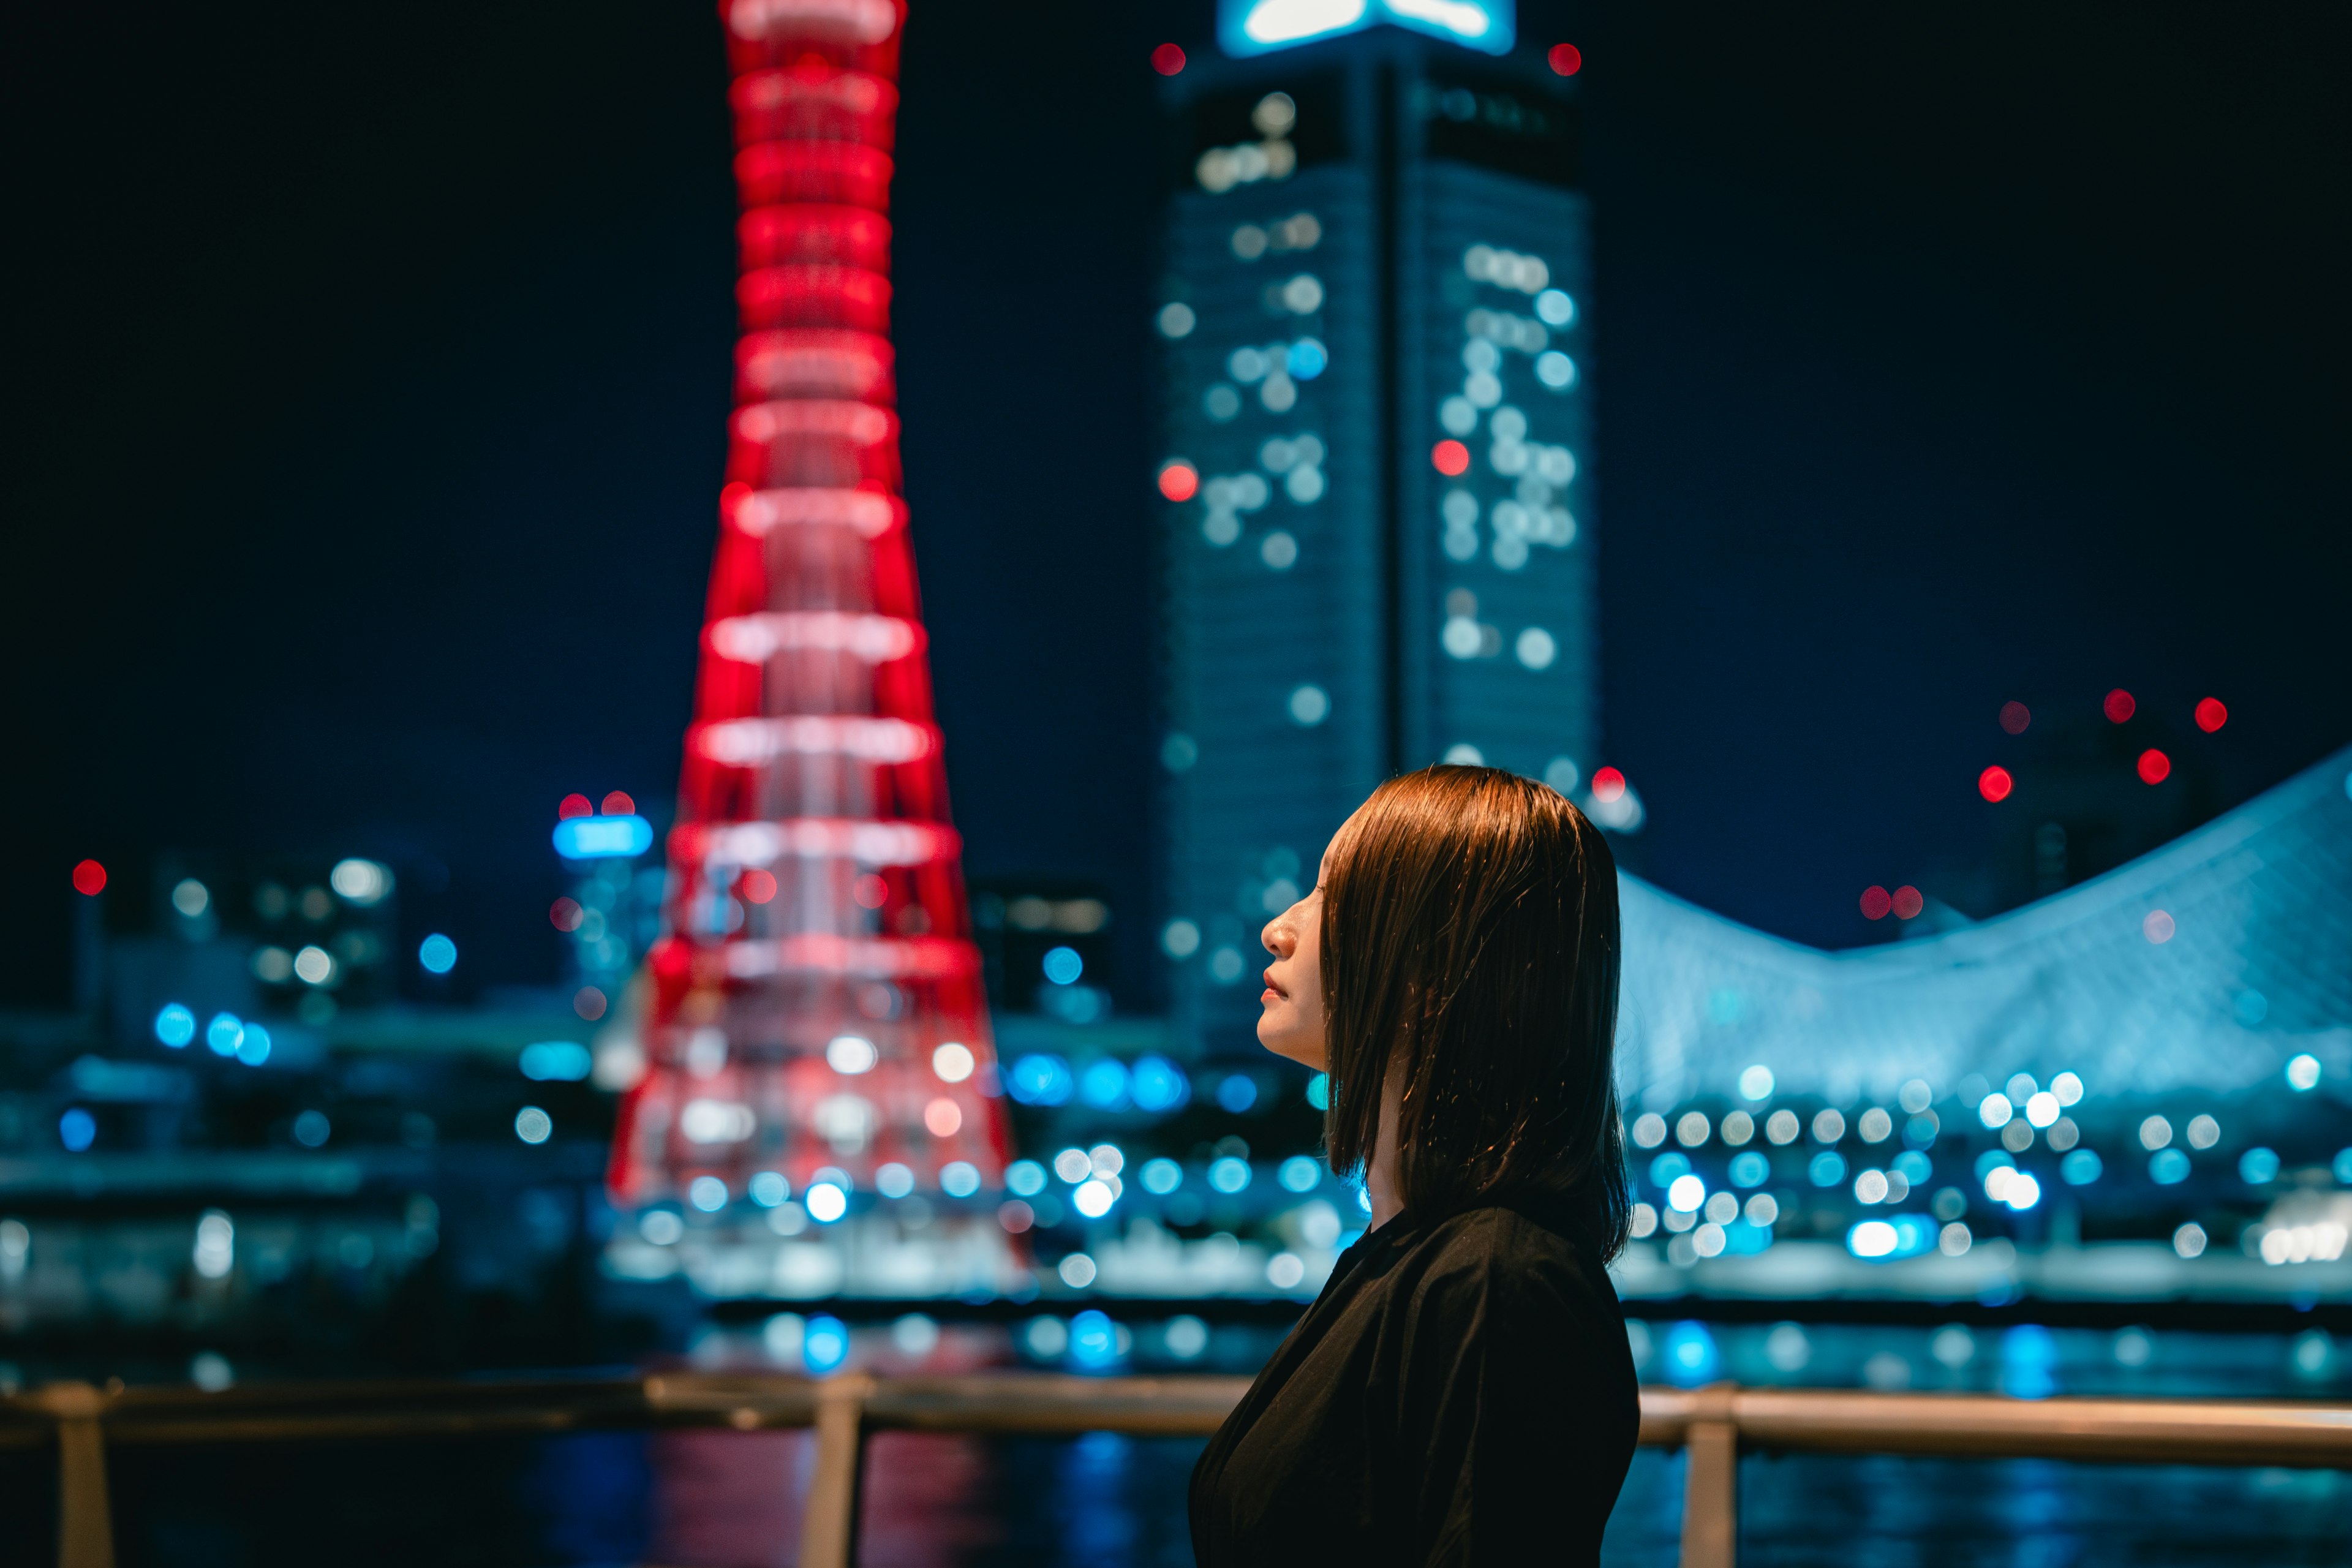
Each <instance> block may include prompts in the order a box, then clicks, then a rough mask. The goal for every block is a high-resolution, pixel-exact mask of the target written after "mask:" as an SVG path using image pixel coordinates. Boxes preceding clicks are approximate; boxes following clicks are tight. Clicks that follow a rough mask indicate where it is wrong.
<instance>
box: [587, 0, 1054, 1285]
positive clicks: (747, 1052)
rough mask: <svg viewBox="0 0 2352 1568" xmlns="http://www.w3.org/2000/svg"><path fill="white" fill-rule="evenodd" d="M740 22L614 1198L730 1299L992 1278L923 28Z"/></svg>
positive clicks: (853, 3)
mask: <svg viewBox="0 0 2352 1568" xmlns="http://www.w3.org/2000/svg"><path fill="white" fill-rule="evenodd" d="M720 16H721V18H722V20H723V22H724V24H725V26H726V28H727V38H728V46H729V50H730V60H731V64H732V67H733V70H734V73H735V75H734V83H733V86H732V88H731V89H730V100H731V102H732V106H733V109H734V114H735V126H736V135H737V142H738V144H739V147H740V151H739V153H737V156H736V160H735V174H736V179H737V183H738V184H739V186H740V190H741V195H742V201H743V207H744V213H743V217H742V221H741V226H740V236H741V247H742V258H741V265H742V275H741V279H740V283H739V286H738V297H739V300H740V306H741V311H742V319H743V326H744V334H743V337H742V339H741V341H740V343H739V344H738V347H737V352H736V360H735V363H736V384H735V394H736V403H737V407H736V410H735V414H734V416H733V419H732V424H731V429H730V435H731V437H732V439H731V442H730V451H729V457H728V474H727V484H726V488H725V490H724V491H723V493H722V495H721V497H720V502H719V513H720V532H719V548H718V557H717V561H716V563H715V564H714V567H713V569H712V573H711V584H710V596H709V611H708V616H707V621H706V624H705V626H704V627H703V635H702V668H701V676H700V681H699V689H698V694H697V698H696V716H695V722H694V725H693V727H692V728H691V729H690V730H689V731H688V734H687V742H686V767H685V776H684V780H683V783H682V785H681V788H680V792H679V801H678V814H677V827H676V828H675V829H674V830H673V832H672V833H671V835H670V838H669V846H668V850H669V889H668V896H667V920H666V924H667V934H666V935H665V936H664V937H663V939H662V940H661V941H660V942H658V943H657V944H656V947H655V950H654V952H653V954H652V957H651V961H650V964H649V970H650V973H651V977H652V986H651V992H652V994H651V997H650V1001H649V1003H648V1006H647V1016H646V1023H645V1040H644V1044H645V1055H646V1074H645V1077H644V1078H643V1079H642V1080H641V1081H640V1082H639V1083H638V1084H637V1085H636V1087H635V1089H633V1090H632V1091H631V1093H630V1094H629V1097H628V1099H627V1100H626V1102H625V1106H624V1109H623V1113H622V1121H621V1126H620V1129H619V1131H618V1132H617V1134H616V1139H615V1144H614V1160H613V1167H612V1186H613V1188H614V1193H615V1194H616V1196H617V1197H618V1198H619V1199H620V1200H621V1201H622V1202H623V1203H624V1204H625V1205H629V1206H630V1207H632V1208H634V1209H635V1210H637V1211H639V1213H640V1215H642V1216H643V1218H642V1219H641V1221H640V1223H639V1225H638V1227H637V1228H638V1230H639V1232H640V1236H639V1237H637V1238H633V1240H632V1245H635V1241H637V1240H641V1241H642V1242H643V1243H644V1244H645V1245H646V1246H648V1247H655V1248H657V1249H658V1248H668V1247H675V1248H678V1249H680V1253H679V1255H680V1256H681V1257H682V1258H683V1262H682V1263H681V1265H680V1267H683V1268H685V1269H686V1271H687V1272H688V1274H689V1275H694V1276H696V1277H697V1278H698V1282H699V1283H702V1284H704V1285H705V1286H706V1288H709V1289H713V1290H716V1291H719V1292H721V1293H739V1292H742V1291H749V1292H755V1293H768V1294H783V1295H819V1294H828V1293H831V1292H833V1291H836V1290H842V1291H849V1292H853V1293H856V1292H861V1291H862V1292H866V1293H884V1294H920V1293H927V1292H935V1291H939V1290H945V1289H955V1290H964V1289H977V1288H988V1287H992V1286H996V1285H999V1284H1001V1283H1003V1280H1004V1265H1005V1264H1006V1263H1007V1261H1009V1255H1008V1253H1007V1251H1006V1237H1005V1236H1004V1234H1003V1231H1002V1230H1001V1229H999V1228H998V1226H997V1223H996V1219H995V1213H994V1205H993V1203H992V1201H991V1200H990V1199H988V1197H987V1196H986V1194H989V1193H991V1192H992V1191H993V1190H994V1189H996V1188H998V1187H1000V1186H1001V1185H1002V1180H1003V1165H1004V1161H1005V1158H1006V1156H1007V1152H1008V1151H1007V1146H1006V1132H1005V1122H1004V1119H1003V1111H1002V1109H1001V1108H1002V1103H1003V1102H1002V1100H999V1099H998V1098H996V1095H997V1093H998V1090H997V1087H996V1072H995V1064H994V1057H993V1052H992V1048H991V1046H990V1042H989V1033H988V1019H987V1014H986V1006H985V1001H984V997H983V994H982V984H981V974H980V965H979V955H978V952H977V950H976V949H975V948H974V947H973V945H972V943H971V940H970V935H969V931H968V928H967V923H966V912H965V907H964V895H963V887H962V881H961V870H960V862H959V850H960V841H959V840H958V838H957V836H956V834H955V831H954V829H953V828H951V827H950V826H949V825H948V804H947V793H946V776H945V773H944V771H943V769H942V767H941V763H940V732H939V729H938V727H937V726H936V725H935V724H934V722H933V721H932V712H931V695H930V679H929V666H928V664H927V662H926V659H925V657H924V635H923V627H922V624H921V621H920V619H919V611H918V607H917V594H916V582H915V571H914V562H913V557H912V556H911V554H910V553H909V552H908V542H907V508H906V504H905V502H904V501H903V500H901V499H900V488H899V471H898V416H897V415H896V414H895V413H894V412H893V405H894V403H895V401H896V399H895V395H894V387H893V377H892V355H891V346H890V342H889V339H888V338H887V335H886V334H887V331H888V325H889V301H890V283H889V278H888V269H889V246H890V224H889V220H888V218H887V216H885V214H886V213H887V209H888V197H889V184H890V175H891V159H890V148H891V144H892V128H893V124H894V121H895V116H896V111H897V108H898V89H897V88H896V87H895V86H894V79H895V78H896V76H897V66H898V36H899V27H900V24H901V21H902V20H903V16H904V11H903V8H902V7H901V6H900V5H898V4H896V3H894V0H831V3H827V4H814V3H812V0H727V3H726V4H723V5H721V6H720ZM909 1198H919V1199H920V1200H921V1202H920V1203H919V1205H916V1206H913V1207H908V1206H906V1205H904V1204H899V1205H898V1206H896V1207H894V1206H892V1205H893V1204H894V1203H896V1202H898V1200H907V1199H909ZM763 1211H764V1212H763ZM663 1216H667V1217H663ZM847 1236H857V1237H860V1238H861V1243H860V1244H859V1245H844V1246H835V1245H832V1242H833V1239H834V1238H835V1237H847ZM631 1267H632V1268H634V1269H635V1271H637V1272H640V1273H659V1272H663V1271H665V1269H664V1268H663V1265H662V1264H661V1261H660V1259H659V1258H658V1257H655V1258H642V1257H639V1258H635V1262H634V1263H633V1264H632V1265H631Z"/></svg>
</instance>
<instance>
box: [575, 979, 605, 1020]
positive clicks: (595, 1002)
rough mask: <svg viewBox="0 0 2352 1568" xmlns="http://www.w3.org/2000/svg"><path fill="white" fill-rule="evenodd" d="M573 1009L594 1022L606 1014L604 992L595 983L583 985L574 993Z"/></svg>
mask: <svg viewBox="0 0 2352 1568" xmlns="http://www.w3.org/2000/svg"><path fill="white" fill-rule="evenodd" d="M572 1011H573V1012H575V1013H577V1014H579V1015H580V1016H582V1017H583V1018H585V1019H587V1020H588V1021H589V1022H590V1023H592V1024H593V1023H594V1022H595V1021H596V1020H597V1019H599V1018H601V1017H603V1016H604V993H603V992H602V991H599V990H597V989H596V988H595V987H594V986H593V985H583V986H582V987H581V988H580V989H579V990H577V991H575V992H573V993H572Z"/></svg>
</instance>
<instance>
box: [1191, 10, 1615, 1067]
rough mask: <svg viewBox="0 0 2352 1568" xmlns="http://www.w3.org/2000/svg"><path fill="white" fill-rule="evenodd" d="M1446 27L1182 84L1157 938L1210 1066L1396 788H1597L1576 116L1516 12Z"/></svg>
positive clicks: (1321, 49) (1569, 95) (1312, 46)
mask: <svg viewBox="0 0 2352 1568" xmlns="http://www.w3.org/2000/svg"><path fill="white" fill-rule="evenodd" d="M1456 10H1458V11H1459V12H1460V13H1462V14H1463V15H1464V16H1468V15H1469V14H1470V13H1472V12H1474V11H1475V12H1476V13H1477V16H1479V17H1484V18H1486V24H1485V26H1486V36H1485V37H1482V38H1479V39H1471V40H1460V41H1454V42H1444V41H1437V40H1435V39H1432V38H1429V37H1423V36H1421V35H1420V34H1417V33H1412V32H1408V31H1404V30H1402V28H1399V27H1389V26H1374V27H1371V28H1370V30H1364V31H1355V32H1351V33H1349V35H1348V36H1345V37H1332V38H1328V39H1322V40H1319V41H1312V42H1308V43H1307V44H1305V45H1304V46H1303V47H1296V48H1286V49H1283V50H1282V51H1281V52H1277V53H1265V54H1260V55H1256V56H1254V57H1252V58H1239V59H1225V60H1203V61H1201V62H1198V63H1196V64H1194V65H1192V66H1189V67H1187V68H1185V69H1184V70H1183V71H1182V72H1181V74H1180V75H1178V76H1176V77H1174V78H1172V79H1171V80H1170V81H1169V83H1168V86H1167V89H1166V90H1167V103H1166V115H1167V127H1168V134H1169V139H1170V142H1171V174H1172V177H1173V180H1174V183H1175V184H1176V186H1177V188H1176V190H1175V191H1174V194H1173V195H1172V196H1171V201H1170V205H1169V208H1168V215H1167V228H1166V240H1165V255H1164V265H1163V269H1162V274H1161V278H1160V295H1159V299H1158V300H1157V307H1158V315H1157V317H1156V321H1155V325H1156V327H1157V331H1158V333H1159V336H1160V340H1161V344H1162V349H1163V354H1162V360H1163V365H1164V370H1163V378H1162V389H1163V404H1162V419H1163V423H1162V426H1161V436H1160V442H1161V453H1162V457H1161V460H1160V468H1159V470H1158V474H1157V482H1158V486H1159V490H1160V496H1161V497H1162V498H1163V500H1162V502H1161V506H1160V518H1161V523H1162V534H1161V538H1162V564H1163V574H1164V575H1163V585H1162V599H1161V610H1162V637H1163V653H1162V670H1163V684H1162V691H1161V697H1162V702H1163V719H1164V723H1165V732H1164V734H1163V736H1162V743H1161V751H1160V760H1161V762H1162V763H1163V764H1164V765H1165V768H1166V779H1167V791H1166V810H1165V816H1164V820H1165V822H1166V824H1167V837H1166V842H1165V858H1164V862H1163V864H1164V873H1165V876H1166V879H1167V880H1166V912H1165V915H1164V917H1163V920H1164V923H1163V925H1162V928H1161V933H1160V935H1161V946H1162V948H1163V951H1164V952H1165V953H1166V955H1167V957H1168V959H1169V960H1170V961H1171V964H1172V974H1173V983H1172V990H1173V998H1172V1000H1173V1004H1174V1014H1175V1017H1176V1020H1177V1026H1178V1028H1179V1031H1180V1034H1181V1035H1183V1036H1185V1037H1189V1038H1191V1039H1192V1040H1193V1041H1195V1042H1196V1043H1198V1044H1200V1045H1202V1047H1205V1048H1207V1049H1209V1050H1210V1051H1212V1052H1213V1053H1214V1052H1218V1051H1223V1050H1227V1049H1234V1050H1238V1049H1242V1048H1245V1047H1247V1046H1248V1045H1249V1041H1250V1034H1249V1030H1250V1026H1251V1023H1252V1021H1253V1020H1254V1018H1255V1015H1256V1012H1257V1005H1256V1001H1255V997H1256V994H1257V986H1256V985H1255V984H1254V983H1252V982H1251V980H1250V978H1249V977H1250V976H1253V975H1255V973H1256V972H1257V970H1258V968H1259V966H1260V964H1261V963H1263V955H1262V953H1261V952H1260V951H1259V948H1258V943H1257V940H1256V931H1257V928H1258V926H1259V925H1260V924H1261V923H1262V922H1263V921H1265V919H1266V918H1267V916H1268V915H1269V914H1270V913H1272V912H1275V911H1276V910H1280V909H1282V908H1284V907H1285V906H1286V905H1287V904H1288V903H1289V902H1290V901H1291V900H1293V899H1295V898H1297V895H1298V892H1299V890H1300V889H1303V888H1307V887H1310V886H1312V884H1313V881H1314V876H1315V864H1316V860H1317V858H1318V856H1319V855H1320V853H1321V851H1322V848H1323V846H1324V843H1325V841H1326V839H1327V838H1328V835H1329V833H1330V831H1331V829H1332V828H1333V827H1334V826H1337V825H1338V824H1339V821H1340V819H1341V818H1342V817H1343V816H1346V814H1347V813H1348V811H1349V809H1350V808H1352V807H1353V806H1354V805H1356V804H1357V803H1358V802H1359V801H1360V800H1361V799H1362V798H1363V797H1364V795H1366V794H1367V793H1368V792H1370V790H1371V788H1372V787H1373V786H1374V785H1376V784H1379V783H1380V782H1381V779H1383V778H1385V777H1387V776H1389V775H1390V774H1391V773H1396V772H1399V771H1402V770H1405V769H1410V768H1413V767H1418V766H1422V765H1424V764H1427V763H1435V762H1439V761H1445V760H1452V761H1459V762H1484V763H1489V764H1492V765H1495V766H1500V767H1506V768H1509V769H1512V770H1514V771H1516V772H1518V773H1526V774H1528V775H1529V776H1532V777H1536V778H1541V779H1545V780H1548V781H1549V782H1550V783H1551V784H1554V785H1556V786H1557V787H1559V788H1560V789H1562V790H1564V791H1576V790H1578V789H1579V788H1580V785H1582V784H1585V783H1586V775H1587V774H1589V773H1591V771H1592V768H1593V762H1594V747H1595V744H1596V742H1597V738H1598V729H1599V723H1598V712H1597V699H1596V664H1595V660H1596V647H1595V644H1596V626H1595V607H1594V593H1595V568H1594V556H1593V524H1594V515H1593V513H1594V509H1593V482H1592V473H1591V462H1592V455H1591V434H1592V428H1591V378H1590V375H1589V374H1588V369H1587V365H1588V360H1589V354H1588V353H1587V346H1586V345H1587V335H1586V334H1587V324H1588V321H1589V314H1590V310H1591V300H1590V289H1589V283H1590V266H1589V255H1588V239H1587V225H1588V215H1587V206H1586V203H1585V199H1584V197H1583V195H1581V193H1580V189H1579V178H1580V170H1579V142H1580V137H1579V119H1578V105H1577V100H1576V97H1575V93H1574V89H1573V83H1572V81H1571V80H1570V79H1569V78H1565V77H1562V76H1560V75H1559V74H1557V73H1556V72H1555V71H1553V70H1552V69H1550V68H1548V67H1547V66H1546V65H1545V64H1544V63H1543V62H1542V61H1540V60H1528V59H1523V58H1513V57H1502V58H1496V56H1495V55H1493V54H1488V53H1481V52H1478V50H1480V49H1489V50H1491V49H1494V48H1496V47H1497V46H1499V47H1504V48H1507V47H1508V33H1507V27H1508V18H1507V12H1496V11H1494V10H1492V9H1491V8H1485V9H1482V8H1478V7H1469V6H1465V7H1458V8H1456ZM1286 15H1288V13H1286V12H1284V11H1282V10H1281V9H1280V8H1278V7H1267V6H1259V7H1247V6H1244V7H1240V8H1236V9H1233V10H1230V11H1229V14H1228V16H1226V19H1225V20H1226V26H1225V27H1224V30H1223V33H1222V34H1221V37H1223V39H1224V41H1225V42H1226V44H1227V46H1228V48H1229V50H1230V49H1232V48H1234V47H1236V41H1237V40H1240V41H1243V42H1246V41H1247V40H1248V38H1249V37H1251V35H1250V34H1249V31H1248V29H1249V28H1250V27H1252V26H1255V27H1256V28H1257V29H1258V31H1259V33H1261V34H1264V35H1265V36H1266V37H1270V38H1273V39H1274V40H1275V41H1276V43H1278V42H1279V41H1280V33H1281V24H1282V18H1283V17H1284V16H1286ZM1375 19H1376V20H1377V19H1379V18H1375ZM1387 19H1388V20H1399V19H1400V18H1398V17H1395V16H1390V17H1388V18H1387ZM1474 20H1475V18H1474ZM1464 42H1469V43H1471V44H1473V45H1474V46H1475V47H1464ZM1253 47H1259V48H1268V47H1274V45H1273V44H1269V43H1268V42H1266V41H1265V38H1261V39H1259V41H1258V42H1257V43H1256V44H1255V46H1253ZM1585 798H1589V797H1585ZM1616 799H1617V797H1616V796H1615V795H1614V793H1613V792H1612V799H1611V801H1610V802H1607V803H1598V804H1602V805H1613V804H1615V802H1616ZM1596 815H1600V816H1602V817H1603V820H1604V821H1606V820H1607V819H1608V814H1607V813H1606V812H1603V811H1597V812H1596ZM1615 825H1616V826H1628V825H1630V818H1624V817H1621V819H1620V820H1619V821H1618V822H1617V823H1616V824H1615Z"/></svg>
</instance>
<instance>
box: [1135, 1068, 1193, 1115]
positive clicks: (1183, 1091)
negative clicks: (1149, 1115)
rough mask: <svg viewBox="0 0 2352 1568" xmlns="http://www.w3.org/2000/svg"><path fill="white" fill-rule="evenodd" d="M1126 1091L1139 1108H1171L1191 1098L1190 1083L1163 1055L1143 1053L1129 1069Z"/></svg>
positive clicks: (1159, 1109) (1160, 1109)
mask: <svg viewBox="0 0 2352 1568" xmlns="http://www.w3.org/2000/svg"><path fill="white" fill-rule="evenodd" d="M1127 1092H1128V1094H1129V1096H1130V1097H1131V1098H1132V1099H1133V1100H1134V1101H1135V1108H1136V1109H1137V1110H1150V1111H1164V1110H1177V1109H1178V1108H1179V1107H1181V1106H1182V1105H1183V1103H1184V1102H1185V1101H1186V1100H1190V1099H1192V1084H1191V1082H1190V1081H1188V1080H1187V1079H1185V1077H1184V1071H1183V1069H1182V1068H1179V1067H1178V1066H1177V1065H1176V1064H1175V1063H1174V1062H1171V1061H1170V1060H1169V1059H1168V1058H1166V1057H1160V1056H1142V1057H1138V1058H1135V1065H1134V1066H1133V1067H1132V1068H1129V1069H1128V1086H1127Z"/></svg>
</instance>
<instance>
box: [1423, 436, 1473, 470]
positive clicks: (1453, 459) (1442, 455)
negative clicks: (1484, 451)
mask: <svg viewBox="0 0 2352 1568" xmlns="http://www.w3.org/2000/svg"><path fill="white" fill-rule="evenodd" d="M1429 461H1430V464H1431V466H1432V467H1433V468H1436V470H1437V471H1438V472H1439V473H1441V474H1444V476H1445V477H1446V478H1447V479H1456V478H1458V477H1460V476H1461V475H1463V474H1465V473H1467V472H1469V470H1470V448H1469V447H1465V446H1464V445H1463V444H1462V443H1461V442H1459V441H1454V440H1444V441H1440V442H1439V443H1438V444H1437V445H1436V446H1434V447H1431V448H1430V449H1429Z"/></svg>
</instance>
